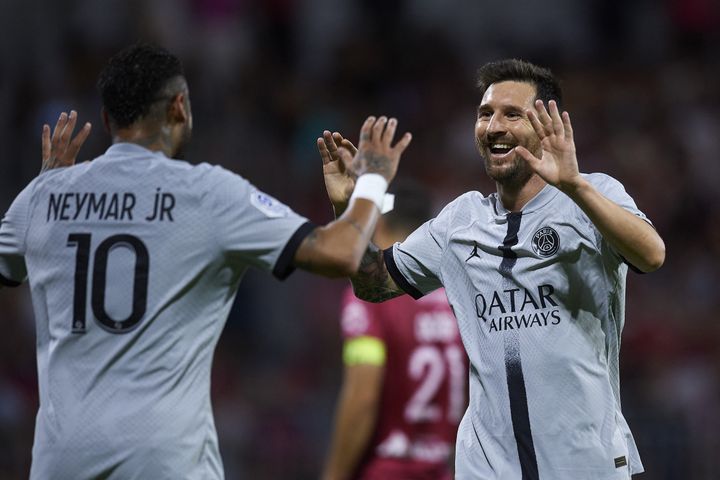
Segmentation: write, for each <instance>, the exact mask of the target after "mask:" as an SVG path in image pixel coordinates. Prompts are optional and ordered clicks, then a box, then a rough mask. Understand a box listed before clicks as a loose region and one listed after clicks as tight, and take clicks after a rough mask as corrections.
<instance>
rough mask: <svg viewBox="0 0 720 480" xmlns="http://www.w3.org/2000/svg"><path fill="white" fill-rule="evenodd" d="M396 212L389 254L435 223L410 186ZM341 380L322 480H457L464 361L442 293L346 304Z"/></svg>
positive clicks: (386, 240)
mask: <svg viewBox="0 0 720 480" xmlns="http://www.w3.org/2000/svg"><path fill="white" fill-rule="evenodd" d="M395 187H396V188H394V193H395V196H396V201H395V208H394V210H392V211H391V212H390V213H387V214H385V215H384V216H383V217H382V218H381V219H380V220H379V221H378V226H377V228H376V231H375V235H374V237H373V241H374V242H375V243H376V244H377V245H379V246H385V247H389V246H391V245H392V244H393V243H394V242H396V241H400V240H403V239H404V238H405V237H407V235H408V234H410V233H411V232H412V231H413V230H415V228H417V227H418V226H420V225H421V224H422V223H423V222H424V221H425V220H427V219H428V218H430V215H431V210H430V199H429V196H428V195H427V193H426V192H425V191H424V190H423V189H422V188H421V187H420V186H419V185H416V184H414V183H407V182H406V183H400V184H397V183H396V185H395ZM341 324H342V325H341V327H342V334H343V337H344V339H345V341H344V348H343V361H344V364H345V371H344V378H343V385H342V390H341V393H340V398H339V400H338V405H337V409H336V414H335V426H334V433H333V437H332V443H331V445H330V451H329V454H328V458H327V461H326V464H325V469H324V473H323V477H322V478H323V479H324V480H344V479H368V480H370V479H374V480H383V479H387V480H403V479H416V480H421V479H429V480H441V479H451V478H452V469H451V456H452V452H453V451H454V443H455V435H456V433H457V427H458V423H459V422H460V418H461V417H462V414H463V412H464V410H465V407H466V406H467V398H466V397H467V394H466V390H467V356H466V355H465V351H464V349H463V346H462V342H461V340H460V334H459V332H458V329H457V322H456V321H455V317H454V316H453V314H452V311H451V310H450V307H449V305H448V303H447V299H446V297H445V293H444V291H443V290H442V289H439V290H435V291H434V292H432V293H431V294H429V295H428V296H427V297H425V298H422V299H421V300H419V301H417V302H415V301H414V300H413V299H412V298H410V297H400V298H396V299H393V300H390V301H388V302H386V303H382V304H373V303H367V302H363V301H362V300H359V299H357V298H356V297H355V296H354V295H353V293H352V290H351V289H348V290H347V291H346V293H345V296H344V298H343V308H342V315H341Z"/></svg>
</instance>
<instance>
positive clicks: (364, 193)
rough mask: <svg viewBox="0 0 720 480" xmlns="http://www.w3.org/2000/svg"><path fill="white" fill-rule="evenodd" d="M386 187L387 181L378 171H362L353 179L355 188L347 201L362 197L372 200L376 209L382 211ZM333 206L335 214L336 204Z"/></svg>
mask: <svg viewBox="0 0 720 480" xmlns="http://www.w3.org/2000/svg"><path fill="white" fill-rule="evenodd" d="M387 187H388V181H387V180H386V179H385V177H383V176H382V175H380V174H379V173H364V174H362V175H360V176H359V177H358V178H357V180H356V181H355V189H354V190H353V193H352V195H351V196H350V202H349V203H352V201H353V199H355V198H364V199H367V200H370V201H371V202H373V203H374V204H375V206H376V207H377V208H378V210H381V211H382V208H383V202H384V199H385V192H386V191H387ZM333 207H334V208H335V209H336V210H335V213H336V214H337V206H336V205H333ZM343 210H344V209H343Z"/></svg>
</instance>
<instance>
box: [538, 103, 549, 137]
mask: <svg viewBox="0 0 720 480" xmlns="http://www.w3.org/2000/svg"><path fill="white" fill-rule="evenodd" d="M535 109H536V110H537V116H538V119H539V120H540V123H541V124H542V127H543V130H544V131H545V135H546V136H547V135H552V133H553V127H552V119H551V118H550V115H548V112H547V110H546V109H545V104H544V103H543V101H542V100H537V101H536V102H535Z"/></svg>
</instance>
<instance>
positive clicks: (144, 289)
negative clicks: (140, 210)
mask: <svg viewBox="0 0 720 480" xmlns="http://www.w3.org/2000/svg"><path fill="white" fill-rule="evenodd" d="M91 240H92V236H91V234H89V233H71V234H70V235H68V241H67V246H68V247H77V254H76V256H75V287H74V291H73V319H72V332H73V333H85V332H86V323H85V319H86V317H87V311H86V304H87V287H88V286H87V283H88V272H89V270H90V245H91ZM117 247H126V248H129V249H130V250H132V251H133V252H134V253H135V272H134V279H133V296H132V311H131V312H130V315H129V316H128V317H127V318H124V319H115V318H112V317H111V316H110V315H109V314H108V313H107V310H106V309H105V290H106V287H107V266H108V256H109V255H110V252H111V251H112V250H113V248H117ZM94 257H95V258H94V261H93V267H92V272H93V279H92V292H91V297H90V298H91V301H90V305H91V308H92V312H93V316H94V318H95V321H96V322H97V323H98V325H99V326H100V327H102V328H103V329H104V330H107V331H108V332H110V333H127V332H129V331H131V330H133V329H134V328H135V327H137V326H138V325H139V324H140V321H141V320H142V318H143V316H144V315H145V312H146V311H147V294H148V281H149V277H150V253H149V252H148V249H147V247H146V246H145V243H143V241H142V240H140V239H139V238H138V237H136V236H133V235H127V234H120V235H112V236H110V237H108V238H106V239H105V240H103V241H102V242H101V243H100V245H98V247H97V249H96V250H95V255H94Z"/></svg>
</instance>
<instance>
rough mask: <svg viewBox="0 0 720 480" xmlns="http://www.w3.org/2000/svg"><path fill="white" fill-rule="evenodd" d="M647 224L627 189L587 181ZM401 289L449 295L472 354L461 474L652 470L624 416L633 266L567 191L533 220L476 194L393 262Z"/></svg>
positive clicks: (537, 205) (536, 206) (586, 475)
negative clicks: (622, 378)
mask: <svg viewBox="0 0 720 480" xmlns="http://www.w3.org/2000/svg"><path fill="white" fill-rule="evenodd" d="M585 178H587V179H588V180H589V181H590V182H591V183H592V184H593V185H594V186H595V187H596V188H597V189H598V190H599V191H600V192H601V193H602V194H604V195H605V196H606V197H608V198H609V199H611V200H613V201H614V202H616V203H617V204H619V205H620V206H621V207H623V208H625V209H626V210H628V211H630V212H632V213H633V214H635V215H638V216H639V217H641V218H643V219H645V215H643V214H642V213H641V212H640V211H639V210H638V209H637V207H636V205H635V203H634V201H633V200H632V199H631V198H630V196H629V195H628V194H627V193H626V192H625V190H624V188H623V187H622V185H621V184H620V183H619V182H617V181H616V180H615V179H613V178H611V177H609V176H607V175H604V174H589V175H585ZM385 259H386V263H387V265H388V269H389V270H390V273H391V274H392V275H393V278H394V279H395V280H396V282H397V283H398V285H400V286H401V287H402V288H404V289H405V290H406V291H407V292H408V293H410V294H412V295H414V296H416V297H419V296H422V295H423V294H425V293H427V292H430V291H432V290H434V289H436V288H439V287H441V286H444V287H445V288H446V291H447V296H448V300H449V301H450V304H451V306H452V308H453V310H454V312H455V315H456V316H457V319H458V323H459V327H460V334H461V335H462V338H463V342H464V344H465V348H466V350H467V352H468V355H469V358H470V365H471V367H470V404H469V408H468V410H467V412H466V413H465V416H464V417H463V420H462V422H461V425H460V428H459V431H458V440H457V453H456V471H457V473H456V475H457V476H456V478H458V479H498V480H518V479H523V480H531V479H537V478H539V479H543V480H544V479H547V480H564V479H567V480H581V479H592V480H610V479H627V478H628V477H629V476H630V475H631V474H635V473H640V472H642V471H643V467H642V464H641V462H640V458H639V456H638V452H637V449H636V446H635V442H634V440H633V438H632V435H631V433H630V429H629V428H628V425H627V423H626V421H625V419H624V418H623V415H622V413H621V411H620V391H619V373H618V354H619V349H620V334H621V331H622V328H623V324H624V315H625V313H624V312H625V276H626V273H627V265H626V264H625V263H624V262H623V259H622V258H621V256H620V255H619V254H618V253H617V252H616V251H614V250H613V249H612V248H611V246H610V245H609V244H608V243H607V242H606V241H605V240H604V239H603V237H602V235H601V234H600V233H599V232H598V230H597V229H596V228H595V226H594V225H593V223H592V222H591V221H590V220H589V218H588V217H587V216H586V215H585V214H584V213H583V212H582V211H581V210H580V208H579V207H578V206H577V205H576V204H575V203H574V202H573V201H572V200H571V199H570V198H569V197H567V196H566V195H564V194H563V193H561V192H560V191H559V190H557V189H555V188H554V187H552V186H549V185H548V186H546V187H545V188H544V189H543V190H542V191H541V192H539V193H538V194H537V195H536V196H535V197H534V198H533V199H532V200H531V201H530V202H528V203H527V205H525V207H524V208H523V210H522V211H521V212H517V213H510V212H508V211H507V210H505V209H504V208H503V206H502V204H501V202H500V201H499V200H498V197H497V195H496V194H493V195H490V196H489V197H483V196H482V195H481V194H480V193H478V192H469V193H466V194H464V195H462V196H460V197H459V198H457V199H456V200H455V201H453V202H452V203H450V204H449V205H448V206H447V207H446V208H445V209H444V210H443V211H442V212H441V213H440V214H439V215H438V217H436V218H435V219H433V220H431V221H429V222H427V223H426V224H425V225H423V226H422V227H420V228H419V229H418V230H416V231H415V232H414V233H413V234H412V235H410V237H408V238H407V240H406V241H405V242H403V243H401V244H396V245H394V247H393V249H392V250H390V249H388V251H387V252H386V255H385Z"/></svg>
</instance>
